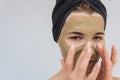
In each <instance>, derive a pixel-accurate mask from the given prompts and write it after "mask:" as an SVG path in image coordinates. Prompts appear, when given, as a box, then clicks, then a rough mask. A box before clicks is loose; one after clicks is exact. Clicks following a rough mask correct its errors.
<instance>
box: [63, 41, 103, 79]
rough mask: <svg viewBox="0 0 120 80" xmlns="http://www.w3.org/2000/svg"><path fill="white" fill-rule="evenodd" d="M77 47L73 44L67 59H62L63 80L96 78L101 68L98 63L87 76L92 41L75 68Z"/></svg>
mask: <svg viewBox="0 0 120 80" xmlns="http://www.w3.org/2000/svg"><path fill="white" fill-rule="evenodd" d="M74 55H75V47H74V46H72V47H71V48H70V50H69V52H68V55H67V57H66V60H65V61H64V60H62V61H61V63H62V72H63V80H96V79H97V76H98V73H99V71H100V68H101V64H99V63H96V64H95V66H94V68H93V70H92V72H91V73H90V74H89V75H88V76H86V71H87V67H88V64H89V61H90V58H91V56H92V49H91V43H90V42H88V43H87V45H86V46H85V48H84V50H83V51H82V53H81V54H80V56H79V58H78V60H77V62H76V66H75V68H74V69H73V59H74Z"/></svg>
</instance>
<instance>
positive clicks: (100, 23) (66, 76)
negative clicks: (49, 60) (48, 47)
mask: <svg viewBox="0 0 120 80" xmlns="http://www.w3.org/2000/svg"><path fill="white" fill-rule="evenodd" d="M58 45H59V46H60V49H61V52H62V55H63V60H61V65H62V69H61V70H60V72H59V73H57V74H56V75H55V76H54V77H52V78H51V79H49V80H120V79H117V78H113V77H112V68H113V66H114V65H115V63H116V58H117V50H116V48H115V46H112V48H111V56H109V55H108V52H107V50H106V48H105V38H104V20H103V18H102V16H101V15H99V14H98V13H97V12H93V13H92V14H87V13H86V12H79V11H73V12H72V13H71V14H70V16H68V18H67V20H66V22H65V24H64V26H63V29H62V31H61V34H60V37H59V40H58ZM100 57H101V58H102V63H98V62H97V61H98V59H99V58H100ZM90 61H92V63H90Z"/></svg>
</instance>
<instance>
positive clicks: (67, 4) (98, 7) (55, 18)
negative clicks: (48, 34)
mask: <svg viewBox="0 0 120 80" xmlns="http://www.w3.org/2000/svg"><path fill="white" fill-rule="evenodd" d="M81 2H86V3H88V4H89V5H90V6H91V7H92V8H93V9H94V10H95V11H97V12H98V13H99V14H100V15H102V17H103V19H104V21H105V27H106V18H107V12H106V8H105V6H104V5H103V3H102V2H101V1H100V0H56V5H55V7H54V9H53V13H52V23H53V28H52V32H53V38H54V40H55V41H56V42H57V41H58V39H59V36H60V33H61V30H62V28H63V25H64V22H65V20H66V18H67V17H68V15H69V14H70V13H71V12H72V11H73V10H74V9H75V8H76V7H77V5H78V4H80V3H81ZM104 29H105V28H104Z"/></svg>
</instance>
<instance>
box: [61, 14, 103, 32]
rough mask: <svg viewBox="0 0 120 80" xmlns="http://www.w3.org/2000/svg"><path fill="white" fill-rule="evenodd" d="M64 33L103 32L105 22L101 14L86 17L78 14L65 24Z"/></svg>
mask: <svg viewBox="0 0 120 80" xmlns="http://www.w3.org/2000/svg"><path fill="white" fill-rule="evenodd" d="M62 31H63V32H71V31H81V32H86V31H87V32H89V33H92V32H103V31H104V20H103V18H102V16H101V15H99V14H96V13H95V14H92V15H86V14H85V15H84V14H83V13H82V14H81V13H79V14H78V13H77V14H75V13H74V15H73V14H72V16H70V17H69V18H68V19H67V21H66V22H65V24H64V27H63V30H62Z"/></svg>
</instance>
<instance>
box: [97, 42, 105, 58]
mask: <svg viewBox="0 0 120 80" xmlns="http://www.w3.org/2000/svg"><path fill="white" fill-rule="evenodd" d="M97 49H98V53H99V55H100V57H101V58H104V54H103V47H102V45H101V43H99V44H98V45H97Z"/></svg>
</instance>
